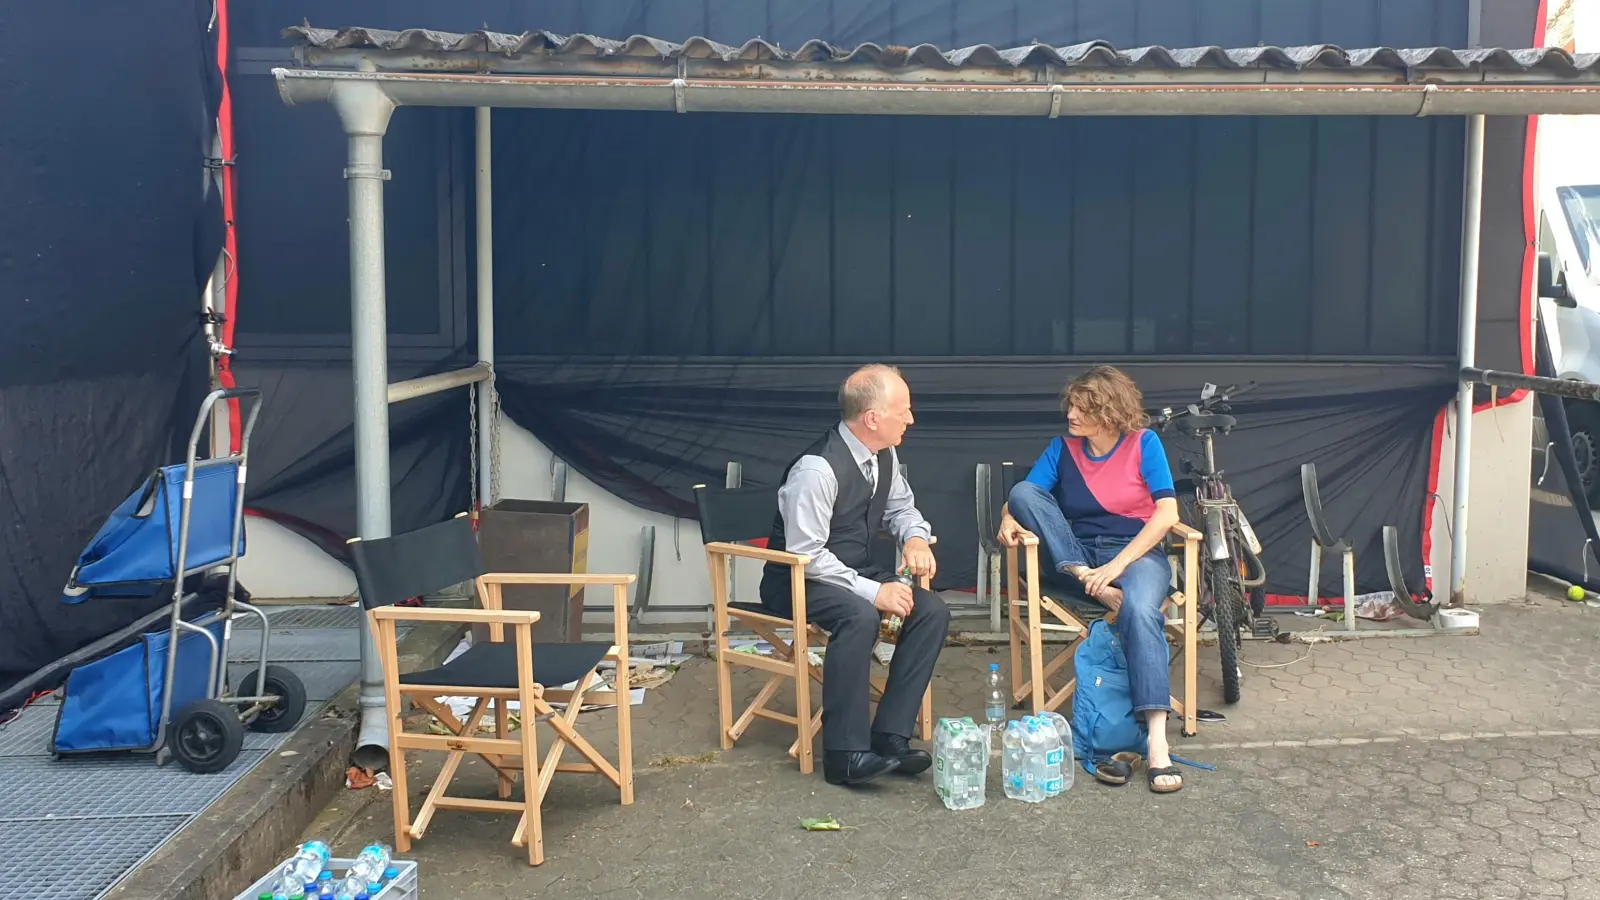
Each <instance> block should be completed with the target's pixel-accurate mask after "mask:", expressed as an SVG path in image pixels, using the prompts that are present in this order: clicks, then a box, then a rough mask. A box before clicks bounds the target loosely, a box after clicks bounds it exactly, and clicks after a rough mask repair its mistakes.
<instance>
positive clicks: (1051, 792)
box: [1038, 714, 1065, 797]
mask: <svg viewBox="0 0 1600 900" xmlns="http://www.w3.org/2000/svg"><path fill="white" fill-rule="evenodd" d="M1038 722H1039V734H1040V736H1041V737H1042V738H1043V744H1044V778H1043V782H1044V795H1045V797H1057V796H1060V794H1061V792H1062V791H1063V790H1065V788H1064V787H1063V785H1062V776H1061V758H1062V757H1063V756H1064V755H1065V754H1064V752H1063V747H1062V741H1061V733H1060V732H1058V731H1057V730H1056V723H1055V722H1053V721H1051V720H1050V719H1049V718H1048V717H1047V716H1045V715H1043V714H1040V715H1039V716H1038Z"/></svg>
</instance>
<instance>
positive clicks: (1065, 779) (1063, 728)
mask: <svg viewBox="0 0 1600 900" xmlns="http://www.w3.org/2000/svg"><path fill="white" fill-rule="evenodd" d="M1039 717H1040V718H1043V719H1049V720H1050V722H1051V723H1052V724H1053V725H1055V726H1056V734H1058V735H1060V737H1061V791H1059V792H1058V793H1061V792H1065V791H1070V790H1072V783H1073V778H1074V775H1075V770H1076V769H1077V768H1078V763H1077V760H1076V759H1075V758H1074V757H1073V755H1072V724H1071V723H1070V722H1068V721H1067V717H1066V716H1063V715H1062V714H1060V713H1057V712H1047V713H1040V714H1039Z"/></svg>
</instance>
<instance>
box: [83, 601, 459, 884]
mask: <svg viewBox="0 0 1600 900" xmlns="http://www.w3.org/2000/svg"><path fill="white" fill-rule="evenodd" d="M462 631H463V630H462V628H461V627H459V626H454V625H417V626H416V627H414V628H413V629H412V630H411V631H410V632H409V633H408V634H407V635H406V637H405V638H404V639H403V640H402V641H401V642H400V662H401V668H402V670H403V671H416V670H418V669H426V668H432V667H433V666H436V665H438V664H439V663H441V662H443V661H444V658H445V656H446V655H448V654H449V652H450V651H451V650H453V649H454V648H455V646H456V644H457V643H459V642H460V640H461V635H462ZM359 693H360V684H359V683H357V684H352V685H350V686H349V687H348V688H346V689H345V690H344V691H343V692H341V693H340V694H339V696H337V697H335V698H334V699H333V700H332V701H330V702H329V703H328V705H327V706H326V707H325V708H324V709H323V712H322V715H320V716H319V717H317V718H316V719H315V720H314V721H311V722H308V723H307V724H305V725H304V726H302V727H301V728H300V730H298V731H296V732H295V733H294V734H292V735H290V736H289V739H288V740H286V741H284V743H283V745H282V746H280V747H279V748H278V749H277V750H275V751H273V752H272V753H271V754H269V755H268V756H267V758H266V759H264V760H262V761H261V762H260V764H258V765H257V766H256V767H255V768H254V769H252V770H251V771H250V772H249V773H248V774H246V775H245V776H244V777H243V778H241V779H240V780H239V782H238V783H237V784H235V785H234V786H233V787H231V788H229V789H228V791H227V792H226V793H224V794H223V795H222V796H221V797H219V798H217V800H216V802H214V803H212V804H211V806H210V807H208V808H207V809H206V810H205V812H203V813H201V814H200V815H199V816H197V817H195V819H194V821H192V822H190V823H189V824H188V825H186V826H184V827H183V829H181V830H180V831H179V832H178V833H177V834H175V835H173V836H172V838H171V839H170V840H168V841H167V842H166V843H165V844H163V845H162V846H161V848H160V849H159V850H157V851H156V852H155V853H154V854H153V855H151V857H150V858H149V859H147V860H145V861H144V863H143V864H142V865H140V866H139V867H138V868H137V869H135V870H133V872H131V873H129V874H128V876H127V877H126V878H124V879H123V880H122V881H121V882H119V883H118V884H117V885H116V886H115V887H113V888H112V889H111V891H110V892H109V893H107V894H106V895H105V897H106V898H107V900H149V898H152V897H170V898H182V900H233V898H234V897H235V896H237V895H238V893H239V892H240V891H242V890H244V889H245V888H246V887H249V885H250V883H251V882H252V881H254V880H255V879H256V878H258V877H260V876H261V875H262V874H263V873H265V872H266V871H267V870H268V869H269V868H271V867H272V866H275V865H277V864H278V863H279V862H281V861H282V860H283V858H284V855H285V853H284V851H285V848H287V847H292V846H293V845H294V844H295V843H296V841H298V840H299V837H300V834H301V832H302V830H303V829H304V828H305V827H306V826H307V825H308V824H310V822H311V821H312V820H313V819H315V818H316V817H317V815H318V814H319V813H321V812H322V810H323V808H324V807H326V806H328V804H329V803H330V802H331V801H332V800H333V799H334V798H335V797H336V796H338V794H339V792H341V791H343V790H344V776H345V770H346V769H348V768H349V765H350V753H351V751H352V750H354V749H355V742H356V728H357V726H358V724H359V721H360V716H359V713H358V710H359V707H358V706H357V696H358V694H359Z"/></svg>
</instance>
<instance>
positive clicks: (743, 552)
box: [694, 484, 933, 775]
mask: <svg viewBox="0 0 1600 900" xmlns="http://www.w3.org/2000/svg"><path fill="white" fill-rule="evenodd" d="M694 496H695V503H696V504H697V505H698V506H699V509H700V537H701V540H702V541H704V542H705V547H706V563H707V565H709V566H710V568H711V603H712V611H713V621H712V630H713V631H715V632H716V635H715V637H716V648H717V731H718V735H719V737H720V738H721V740H722V749H724V750H731V749H733V745H734V743H735V742H736V741H738V740H739V738H740V737H742V736H743V735H744V733H745V730H746V729H748V728H749V727H750V723H751V722H753V721H755V720H756V719H757V718H762V719H770V720H772V721H774V722H782V723H783V724H785V725H790V726H793V727H794V728H795V730H796V732H797V734H798V736H797V737H796V738H795V741H794V743H793V744H791V745H789V755H790V756H792V757H794V758H796V759H797V760H799V762H800V771H801V772H802V773H804V774H807V775H809V774H811V770H812V768H813V754H812V744H813V742H814V741H815V739H816V736H817V733H818V732H819V731H821V730H822V704H821V703H813V702H812V700H811V682H812V681H816V682H817V683H819V684H820V683H821V682H822V668H821V667H820V666H813V665H811V659H810V653H809V651H810V648H812V647H825V646H827V643H828V635H827V633H826V632H824V631H823V630H822V629H820V628H818V627H817V626H815V625H810V624H807V623H806V599H805V598H806V565H807V564H809V563H810V562H811V558H810V557H809V556H801V555H800V554H797V553H782V552H779V551H777V550H769V549H767V547H766V542H767V536H768V535H769V534H771V532H772V522H773V519H774V518H776V516H777V515H778V488H777V487H740V488H714V487H707V486H705V485H703V484H697V485H695V487H694ZM930 543H932V541H930ZM736 556H737V557H743V558H745V559H756V560H761V561H763V562H775V563H778V564H780V565H786V566H788V567H789V585H790V591H791V592H792V596H793V597H794V612H793V615H792V616H790V617H789V618H784V617H783V616H777V615H773V614H772V612H771V611H770V610H768V609H767V608H766V607H764V606H762V605H761V604H760V603H733V602H730V601H729V600H728V574H729V569H730V568H731V567H730V566H729V565H728V563H729V561H730V560H731V559H732V558H733V557H736ZM919 584H920V585H921V586H922V587H923V588H927V587H928V579H927V578H922V579H919ZM733 619H737V620H739V624H740V625H742V626H744V627H746V628H749V629H750V630H751V631H753V632H755V633H756V635H757V636H759V637H761V638H762V639H764V640H766V641H767V642H768V643H770V644H771V645H772V648H773V651H774V655H775V656H776V657H777V658H772V659H769V658H767V657H765V656H760V655H758V654H755V653H735V652H733V651H732V650H730V649H729V647H728V632H729V631H730V630H731V628H732V620H733ZM779 629H789V630H790V632H791V633H792V634H793V635H794V637H793V639H792V640H784V639H783V637H782V636H781V635H779V634H778V631H779ZM734 666H745V667H748V668H752V669H760V670H762V671H764V672H767V673H768V675H767V682H766V684H763V685H762V686H761V690H760V691H759V692H757V694H756V697H755V699H754V700H752V701H751V702H750V705H749V706H748V707H746V708H745V710H744V712H742V713H741V714H740V715H739V718H738V720H737V721H735V720H734V717H733V667H734ZM785 681H793V682H794V696H795V713H794V715H792V716H791V715H789V714H788V713H780V712H777V711H775V710H772V709H768V708H767V703H768V702H770V701H771V700H772V696H773V695H774V694H776V693H777V692H778V688H780V687H782V686H783V683H784V682H785ZM884 686H885V680H884V679H883V678H880V677H877V676H873V677H872V679H871V687H870V690H871V691H872V699H873V700H878V699H879V698H881V697H882V696H883V690H884ZM802 723H805V724H802ZM918 727H919V730H920V731H921V732H922V739H923V740H925V741H927V740H932V739H933V685H931V684H930V685H929V686H928V691H927V693H926V694H924V695H923V697H922V711H921V713H920V714H919V716H918Z"/></svg>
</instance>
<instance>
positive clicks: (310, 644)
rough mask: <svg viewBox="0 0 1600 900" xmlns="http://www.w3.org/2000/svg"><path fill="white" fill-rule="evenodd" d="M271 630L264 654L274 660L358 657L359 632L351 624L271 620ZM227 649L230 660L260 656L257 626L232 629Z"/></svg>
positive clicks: (257, 657) (301, 660) (345, 658)
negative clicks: (290, 623) (309, 624)
mask: <svg viewBox="0 0 1600 900" xmlns="http://www.w3.org/2000/svg"><path fill="white" fill-rule="evenodd" d="M271 634H272V638H271V641H270V642H269V643H268V644H267V655H268V656H270V657H271V658H272V661H273V662H274V663H280V662H307V661H313V660H359V659H360V658H361V633H360V632H359V631H357V630H356V629H354V628H281V627H279V626H278V625H276V624H274V625H273V627H272V632H271ZM228 649H229V650H230V651H231V653H230V656H232V659H233V661H234V662H248V661H251V660H257V659H260V658H261V629H259V628H255V629H252V630H250V631H235V632H234V634H233V639H232V640H231V641H230V642H229V645H228ZM291 668H293V667H292V666H291Z"/></svg>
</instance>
